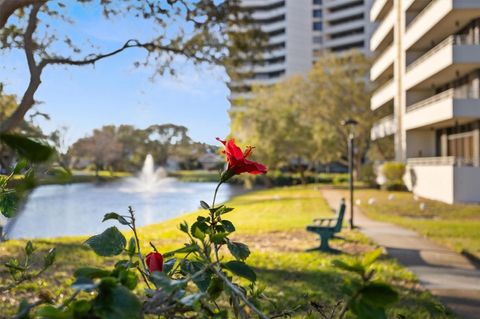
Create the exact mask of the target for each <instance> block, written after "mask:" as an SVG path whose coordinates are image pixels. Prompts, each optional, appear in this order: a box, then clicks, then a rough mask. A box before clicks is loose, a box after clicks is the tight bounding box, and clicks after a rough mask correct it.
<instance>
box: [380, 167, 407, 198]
mask: <svg viewBox="0 0 480 319" xmlns="http://www.w3.org/2000/svg"><path fill="white" fill-rule="evenodd" d="M405 172H406V167H405V164H404V163H400V162H387V163H385V164H383V168H382V173H383V176H384V177H385V184H384V185H383V188H384V189H386V190H390V191H405V190H406V189H407V187H406V186H405V183H404V182H403V176H404V175H405Z"/></svg>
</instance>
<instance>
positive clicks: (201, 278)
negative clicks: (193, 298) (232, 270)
mask: <svg viewBox="0 0 480 319" xmlns="http://www.w3.org/2000/svg"><path fill="white" fill-rule="evenodd" d="M180 268H181V269H182V271H183V272H184V273H186V274H188V275H193V274H196V277H195V278H194V279H193V282H194V283H195V285H197V287H198V289H200V291H202V292H205V291H206V290H207V288H208V286H209V285H210V280H211V277H212V276H211V274H210V273H209V272H207V271H206V270H205V271H204V272H203V273H202V274H200V275H198V274H197V273H198V272H199V271H201V270H202V269H204V264H202V263H201V262H198V261H192V260H183V261H182V264H181V265H180Z"/></svg>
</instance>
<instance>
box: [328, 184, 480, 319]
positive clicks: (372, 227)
mask: <svg viewBox="0 0 480 319" xmlns="http://www.w3.org/2000/svg"><path fill="white" fill-rule="evenodd" d="M322 194H323V196H324V197H325V200H326V201H327V202H328V205H329V206H330V207H331V208H334V209H336V208H337V207H338V205H339V202H340V200H341V197H342V195H341V193H340V192H339V191H337V190H334V189H324V190H322ZM348 212H350V210H349V208H348V207H347V213H348ZM385 213H388V212H385ZM347 216H348V215H347ZM348 218H349V216H348ZM354 222H355V226H357V227H359V228H360V230H361V231H362V232H363V233H364V234H365V235H367V236H368V237H370V238H371V239H372V240H373V241H375V242H376V243H377V244H378V245H380V246H384V247H385V248H386V250H387V252H388V255H389V256H391V257H393V258H396V259H397V260H398V261H399V262H400V263H401V264H403V265H404V266H406V267H407V268H408V269H410V270H411V271H412V272H413V273H414V274H415V275H416V276H417V277H418V278H419V280H420V283H421V284H422V285H423V286H424V287H425V288H426V289H428V290H430V291H431V292H432V293H433V294H434V295H435V296H437V297H438V298H439V299H440V300H441V301H442V302H443V303H444V304H445V305H446V306H447V307H448V308H450V309H451V310H452V311H453V312H454V313H456V314H457V315H458V316H459V318H465V319H479V318H480V270H478V269H476V268H475V266H474V265H473V264H472V263H471V262H470V261H469V260H468V259H467V258H465V257H464V256H462V255H460V254H458V253H455V252H453V251H451V250H449V249H447V248H445V247H442V246H439V245H437V244H435V243H433V242H432V241H430V240H428V239H426V238H424V237H422V236H421V235H419V234H417V233H416V232H414V231H412V230H407V229H405V228H403V227H400V226H397V225H393V224H390V223H384V222H377V221H373V220H371V219H369V218H367V217H366V216H365V215H363V214H362V212H361V211H360V209H359V208H358V207H355V220H354ZM479 231H480V230H479Z"/></svg>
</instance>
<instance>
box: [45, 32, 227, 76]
mask: <svg viewBox="0 0 480 319" xmlns="http://www.w3.org/2000/svg"><path fill="white" fill-rule="evenodd" d="M130 48H143V49H146V50H147V51H148V52H153V51H165V52H170V53H173V54H178V55H184V56H186V57H187V58H191V59H194V60H196V61H197V62H208V63H211V62H214V63H218V62H220V61H219V60H216V59H208V58H206V57H199V56H197V55H195V54H191V53H189V52H188V51H187V50H186V49H185V48H175V47H171V46H167V45H160V44H157V43H155V42H144V43H142V42H140V41H138V40H136V39H130V40H128V41H127V42H125V44H124V45H123V46H122V47H120V48H118V49H116V50H113V51H111V52H108V53H103V54H90V55H88V56H86V57H85V58H84V59H82V60H74V59H71V58H65V57H52V58H45V59H43V60H42V61H41V62H40V64H39V68H40V69H43V68H44V67H45V66H47V65H49V64H60V65H62V64H63V65H76V66H82V65H88V64H95V63H96V62H97V61H100V60H103V59H105V58H109V57H111V56H114V55H116V54H119V53H121V52H123V51H124V50H126V49H130Z"/></svg>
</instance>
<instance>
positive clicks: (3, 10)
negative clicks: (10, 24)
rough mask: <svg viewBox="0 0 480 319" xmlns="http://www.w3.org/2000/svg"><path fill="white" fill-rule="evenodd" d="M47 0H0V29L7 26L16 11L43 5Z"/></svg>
mask: <svg viewBox="0 0 480 319" xmlns="http://www.w3.org/2000/svg"><path fill="white" fill-rule="evenodd" d="M45 2H46V0H0V29H3V27H5V25H6V24H7V20H8V18H10V16H11V15H12V14H13V13H14V12H15V10H18V9H22V8H26V7H28V6H30V5H32V4H40V5H41V4H43V3H45Z"/></svg>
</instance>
